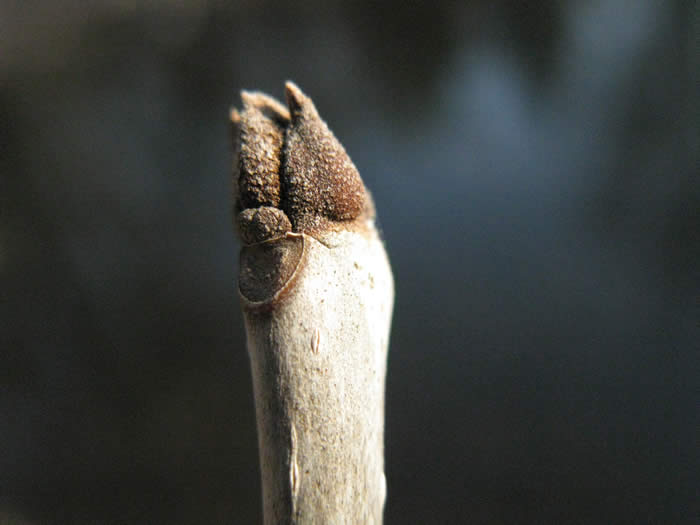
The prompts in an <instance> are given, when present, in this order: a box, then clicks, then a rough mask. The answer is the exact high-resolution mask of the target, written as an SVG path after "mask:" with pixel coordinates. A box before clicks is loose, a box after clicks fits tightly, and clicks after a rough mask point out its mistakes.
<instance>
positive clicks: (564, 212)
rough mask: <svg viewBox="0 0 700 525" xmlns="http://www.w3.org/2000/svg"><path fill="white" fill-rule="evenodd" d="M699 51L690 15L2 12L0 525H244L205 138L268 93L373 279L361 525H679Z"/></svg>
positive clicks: (699, 464)
mask: <svg viewBox="0 0 700 525" xmlns="http://www.w3.org/2000/svg"><path fill="white" fill-rule="evenodd" d="M699 32H700V17H699V15H698V7H697V4H696V3H695V2H693V1H685V2H675V1H667V0H665V1H662V0H658V1H655V0H638V1H635V2H627V1H624V0H607V1H600V2H585V1H564V0H561V1H553V0H552V1H546V2H511V1H506V0H500V1H495V2H494V1H485V0H473V1H468V2H462V3H454V4H452V3H450V4H447V3H444V4H443V3H439V2H426V3H424V4H422V5H408V4H406V3H404V2H383V3H381V2H353V3H340V2H333V1H328V0H323V1H321V0H318V1H315V2H303V3H297V2H291V3H287V4H277V3H271V2H253V1H246V2H240V3H228V2H216V1H205V0H189V1H186V0H181V1H176V0H160V1H154V2H147V3H143V2H137V1H135V0H108V1H103V2H99V3H94V4H92V5H86V3H84V2H71V1H55V2H3V3H2V4H1V7H0V151H1V152H2V156H1V157H0V173H1V177H2V178H1V180H0V190H1V193H0V199H1V200H0V278H1V282H0V285H1V288H0V313H1V317H0V351H1V353H2V354H1V360H0V362H1V364H0V521H2V522H3V523H18V524H20V523H32V524H48V523H175V524H188V523H256V522H258V521H259V520H260V515H261V512H260V506H261V505H260V495H259V491H260V484H259V480H258V466H257V450H256V437H255V426H254V425H255V423H254V413H253V400H252V392H251V381H250V377H249V369H248V358H247V355H246V351H245V347H244V334H243V329H242V320H241V313H240V310H239V306H238V297H237V291H236V275H237V252H238V244H237V241H236V240H235V239H234V236H233V233H232V227H231V222H232V221H231V202H230V180H229V178H230V176H229V172H230V164H231V158H230V152H229V136H228V126H227V115H228V110H229V107H230V105H232V104H239V97H238V92H239V90H240V89H242V88H250V89H259V90H264V91H266V92H268V93H271V94H273V95H275V96H278V97H281V96H282V86H283V82H284V81H285V80H287V79H293V80H295V81H296V82H297V83H298V84H299V85H300V86H301V87H302V88H303V89H304V90H305V91H306V92H307V93H308V94H309V95H310V96H311V97H313V99H314V100H315V102H316V105H317V107H318V108H319V111H320V113H321V114H322V116H323V117H324V118H325V119H326V121H327V122H328V123H329V125H330V127H331V128H332V129H333V130H334V131H335V133H336V135H337V136H338V138H339V139H340V140H341V141H342V143H343V144H344V145H345V146H346V149H347V150H348V151H349V153H350V154H351V156H352V157H353V160H354V161H355V163H356V164H357V166H358V168H359V170H360V172H361V173H362V175H363V177H364V179H365V182H366V184H367V185H368V187H369V188H370V189H371V190H372V191H373V193H374V197H375V200H376V203H377V208H378V210H379V213H380V221H381V226H382V228H383V232H384V235H385V238H386V244H387V247H388V250H389V253H390V256H391V259H392V262H393V266H394V271H395V276H396V283H397V301H396V310H395V321H394V327H393V334H392V348H391V353H390V364H389V377H388V390H387V429H386V445H387V447H386V470H387V478H388V486H389V491H388V502H387V507H386V521H387V523H396V524H399V523H401V524H404V523H416V524H422V523H467V522H468V523H538V524H542V523H580V524H583V523H586V524H602V523H697V521H696V520H697V519H698V517H699V516H700V508H699V507H700V503H699V499H700V498H699V497H698V487H700V483H699V482H698V481H699V480H698V472H699V471H700V460H699V455H700V453H699V451H698V448H699V447H698V442H699V441H700V439H699V438H700V411H699V410H698V406H699V404H700V386H699V380H698V378H699V377H700V356H699V355H698V340H699V338H700V328H699V322H698V319H699V318H700V307H699V306H698V305H699V290H700V286H699V282H700V271H699V264H698V259H699V257H700V239H699V230H700V226H699V224H700V221H699V216H698V210H699V209H700V181H699V180H698V176H697V171H696V170H697V168H698V165H697V163H698V156H697V153H698V115H699V113H698V108H699V96H698V92H699V90H698V67H699V55H700V51H699V50H700V47H699V40H698V38H699ZM3 520H5V521H3Z"/></svg>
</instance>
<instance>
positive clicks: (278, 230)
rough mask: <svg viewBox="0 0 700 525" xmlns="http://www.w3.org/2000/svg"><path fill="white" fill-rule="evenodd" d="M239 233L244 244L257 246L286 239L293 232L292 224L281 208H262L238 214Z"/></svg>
mask: <svg viewBox="0 0 700 525" xmlns="http://www.w3.org/2000/svg"><path fill="white" fill-rule="evenodd" d="M237 219H238V220H237V222H238V233H239V235H240V236H241V240H242V241H243V243H244V244H255V243H258V242H263V241H267V240H269V239H276V238H279V237H284V234H285V233H287V232H291V231H292V223H291V222H289V219H288V218H287V216H286V215H285V213H284V212H283V211H282V210H280V209H279V208H272V207H270V206H261V207H260V208H247V209H245V210H243V211H242V212H241V213H239V214H238V218H237Z"/></svg>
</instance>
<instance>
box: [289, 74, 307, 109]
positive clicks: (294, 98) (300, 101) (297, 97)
mask: <svg viewBox="0 0 700 525" xmlns="http://www.w3.org/2000/svg"><path fill="white" fill-rule="evenodd" d="M284 96H285V99H286V100H287V106H289V111H290V112H291V113H296V112H298V111H299V110H301V109H302V108H303V107H304V106H305V105H307V104H308V103H309V102H310V100H309V98H308V97H307V96H306V95H304V93H303V92H302V91H301V89H299V86H297V85H296V84H295V83H294V82H292V81H291V80H287V82H285V83H284Z"/></svg>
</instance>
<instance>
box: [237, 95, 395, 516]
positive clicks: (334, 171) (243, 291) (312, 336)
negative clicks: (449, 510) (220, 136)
mask: <svg viewBox="0 0 700 525" xmlns="http://www.w3.org/2000/svg"><path fill="white" fill-rule="evenodd" d="M242 99H243V110H242V112H241V113H239V112H238V111H236V110H233V111H232V112H231V121H232V122H233V124H234V137H235V138H236V139H237V140H236V141H235V144H236V150H237V155H236V160H235V161H234V181H235V184H234V187H235V191H234V198H235V202H236V217H237V220H236V222H237V226H238V230H239V234H240V237H241V239H242V242H243V248H242V250H241V256H240V278H239V288H240V296H241V302H242V305H243V312H244V316H245V326H246V335H247V341H248V352H249V354H250V360H251V369H252V374H253V385H254V391H255V405H256V417H257V424H258V445H259V451H260V464H261V472H262V486H263V512H264V518H265V523H267V524H279V523H295V524H296V523H334V524H335V523H348V524H361V523H381V522H382V512H383V507H384V501H385V497H386V479H385V477H384V451H383V440H384V378H385V373H386V356H387V347H388V338H389V327H390V323H391V313H392V307H393V297H394V289H393V280H392V275H391V270H390V267H389V262H388V259H387V257H386V253H385V251H384V246H383V244H382V242H381V240H380V238H379V236H378V234H377V231H376V229H375V226H374V205H373V203H372V199H371V197H370V195H369V193H368V192H367V190H366V189H365V187H364V184H363V183H362V180H361V178H360V175H359V173H358V172H357V169H356V168H355V166H354V165H353V163H352V161H351V160H350V158H349V157H348V155H347V154H346V153H345V150H344V149H343V147H342V145H341V144H340V143H339V142H338V141H337V139H336V138H335V137H334V136H333V134H332V133H331V131H330V130H329V129H328V127H327V126H326V124H325V123H324V122H323V121H322V120H321V119H320V117H319V116H318V113H317V112H316V108H315V107H314V105H313V103H312V102H311V100H310V99H309V98H307V97H306V96H305V95H304V94H303V93H302V92H301V91H300V90H299V88H297V87H296V86H295V85H294V84H292V83H291V82H288V83H287V84H286V99H287V105H288V107H289V110H287V109H286V108H285V107H283V106H282V105H281V104H280V103H278V102H277V101H275V100H274V99H272V98H270V97H268V96H266V95H264V94H261V93H246V92H243V93H242Z"/></svg>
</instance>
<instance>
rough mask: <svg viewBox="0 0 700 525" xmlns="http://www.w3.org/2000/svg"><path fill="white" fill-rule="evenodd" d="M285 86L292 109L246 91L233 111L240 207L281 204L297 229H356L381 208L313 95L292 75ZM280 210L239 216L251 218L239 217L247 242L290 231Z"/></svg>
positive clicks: (319, 231) (284, 212)
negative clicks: (292, 79) (375, 206)
mask: <svg viewBox="0 0 700 525" xmlns="http://www.w3.org/2000/svg"><path fill="white" fill-rule="evenodd" d="M285 87H286V90H285V91H286V100H287V104H288V106H289V111H288V110H287V109H286V108H284V106H282V104H280V103H279V102H277V101H276V100H275V99H273V98H271V97H269V96H267V95H264V94H262V93H257V92H245V91H244V92H243V93H242V94H241V98H242V100H243V110H242V112H240V113H239V112H238V111H236V110H232V111H231V122H232V125H233V129H234V134H235V133H238V136H237V137H234V141H233V142H234V151H236V150H237V152H238V153H237V154H238V162H237V163H236V164H235V166H234V193H235V195H234V200H235V202H236V212H237V213H238V212H242V211H245V210H247V209H255V208H260V207H269V208H277V209H279V210H281V212H283V213H282V215H286V218H287V219H288V221H289V223H291V226H292V231H294V232H297V233H308V234H312V235H313V234H318V233H321V232H322V231H323V230H325V229H329V228H330V229H333V230H336V229H339V228H346V229H356V228H357V227H359V226H358V224H353V222H356V220H357V219H359V218H361V217H367V216H372V215H373V206H372V204H371V198H370V196H369V193H368V192H367V190H366V189H365V187H364V184H363V183H362V179H361V178H360V174H359V173H358V171H357V169H356V168H355V165H354V164H353V163H352V161H351V160H350V157H349V156H348V154H347V153H346V152H345V149H344V148H343V146H342V145H341V144H340V142H338V140H337V139H336V138H335V136H334V135H333V133H332V132H331V131H330V129H328V126H327V125H326V123H325V122H323V120H321V118H320V117H319V115H318V112H317V111H316V108H315V107H314V104H313V102H312V101H311V99H309V98H308V97H307V96H306V95H304V94H303V93H302V92H301V90H300V89H299V88H298V87H297V86H295V85H294V84H293V83H291V82H288V83H287V84H286V86H285ZM236 139H237V140H236ZM253 217H255V222H254V223H253V222H251V220H252V219H253ZM279 217H280V215H279V214H271V213H269V212H265V213H264V214H259V215H252V214H250V213H246V214H241V215H239V216H238V220H239V222H240V221H245V222H246V224H245V225H239V231H240V232H241V235H242V240H243V242H244V243H247V244H249V243H251V242H260V241H261V240H266V239H261V238H260V235H266V234H268V233H269V234H270V235H275V234H279V233H280V232H283V230H284V228H283V227H282V226H281V223H279ZM266 221H271V222H269V224H268V223H266ZM263 223H265V224H263ZM268 238H269V237H268Z"/></svg>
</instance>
